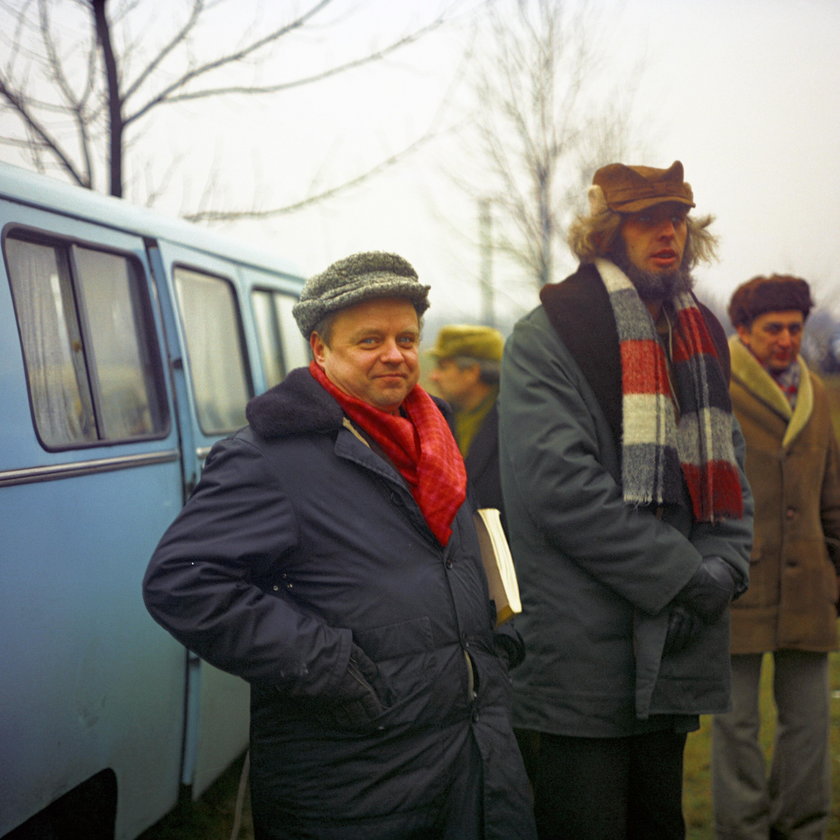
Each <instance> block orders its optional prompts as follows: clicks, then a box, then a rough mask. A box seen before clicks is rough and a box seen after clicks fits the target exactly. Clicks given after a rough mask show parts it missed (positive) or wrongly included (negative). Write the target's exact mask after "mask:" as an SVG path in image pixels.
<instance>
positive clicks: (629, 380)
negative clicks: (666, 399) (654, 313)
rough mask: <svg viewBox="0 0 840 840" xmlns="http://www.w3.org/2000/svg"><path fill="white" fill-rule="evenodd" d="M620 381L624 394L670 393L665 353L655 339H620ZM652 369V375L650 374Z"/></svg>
mask: <svg viewBox="0 0 840 840" xmlns="http://www.w3.org/2000/svg"><path fill="white" fill-rule="evenodd" d="M620 352H621V382H622V388H623V389H624V393H625V394H665V395H668V394H670V393H671V386H670V385H669V384H668V368H667V362H666V360H665V354H664V353H663V352H662V348H661V347H660V346H659V342H658V341H656V340H655V339H639V340H631V341H622V342H621V344H620ZM651 371H653V376H651Z"/></svg>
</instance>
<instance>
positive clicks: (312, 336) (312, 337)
mask: <svg viewBox="0 0 840 840" xmlns="http://www.w3.org/2000/svg"><path fill="white" fill-rule="evenodd" d="M309 348H310V349H311V350H312V358H313V359H315V364H316V365H318V366H319V367H323V366H324V359H325V357H326V353H325V350H326V349H327V345H326V343H325V342H324V340H323V339H322V338H321V336H320V335H318V333H316V332H315V331H314V330H313V331H312V332H311V333H309Z"/></svg>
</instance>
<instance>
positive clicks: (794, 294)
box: [728, 274, 814, 327]
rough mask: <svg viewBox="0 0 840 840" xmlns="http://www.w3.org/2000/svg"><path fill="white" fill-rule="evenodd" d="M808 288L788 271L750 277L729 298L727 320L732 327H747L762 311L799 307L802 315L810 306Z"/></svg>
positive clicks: (811, 305) (806, 314)
mask: <svg viewBox="0 0 840 840" xmlns="http://www.w3.org/2000/svg"><path fill="white" fill-rule="evenodd" d="M813 305H814V301H813V300H812V299H811V288H810V286H809V285H808V283H807V282H806V281H805V280H802V279H800V278H799V277H791V276H790V275H789V274H772V275H771V276H770V277H753V278H752V280H748V281H747V282H746V283H742V284H741V285H740V286H738V288H737V289H735V292H734V293H733V295H732V299H731V300H730V301H729V309H728V312H729V319H730V320H731V321H732V326H733V327H741V326H744V327H748V326H749V325H750V324H751V323H752V322H753V321H754V320H755V319H756V318H757V317H758V316H759V315H763V314H764V313H765V312H786V311H788V310H793V309H798V310H799V311H800V312H801V313H802V317H803V318H807V317H808V313H809V312H810V311H811V307H813Z"/></svg>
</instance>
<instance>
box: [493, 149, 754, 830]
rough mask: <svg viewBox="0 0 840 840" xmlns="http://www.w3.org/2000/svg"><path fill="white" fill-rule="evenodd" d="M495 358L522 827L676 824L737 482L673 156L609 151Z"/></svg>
mask: <svg viewBox="0 0 840 840" xmlns="http://www.w3.org/2000/svg"><path fill="white" fill-rule="evenodd" d="M589 202H590V212H589V213H588V214H587V215H586V216H583V217H580V218H578V219H577V220H576V222H575V223H574V225H573V227H572V229H571V232H570V245H571V247H572V250H573V252H574V253H575V254H576V255H577V257H578V258H579V259H580V262H581V264H580V267H579V268H578V270H577V271H576V272H575V273H574V274H572V275H571V276H570V277H568V278H566V280H564V281H563V282H562V283H558V284H554V285H548V286H545V287H544V288H543V289H542V292H541V295H540V297H541V305H540V306H539V307H537V308H536V309H535V310H534V311H533V312H531V313H530V314H528V315H526V316H525V317H524V318H523V319H522V320H520V321H519V323H518V324H517V325H516V327H515V329H514V331H513V334H512V336H511V337H510V338H509V339H508V343H507V346H506V348H505V354H504V358H503V360H502V375H501V392H500V396H499V420H500V446H501V473H502V489H503V491H504V499H505V510H506V513H507V517H508V529H509V534H510V542H511V547H512V551H513V557H514V560H515V562H516V565H517V571H518V575H519V585H520V589H521V592H522V601H523V613H522V615H520V616H518V617H517V628H518V629H519V630H520V632H521V633H522V635H523V637H524V639H525V643H526V647H527V649H528V656H527V657H526V659H525V662H524V663H523V664H522V665H521V666H520V668H519V669H517V671H515V672H514V673H513V675H512V676H513V682H514V724H515V726H516V727H517V728H518V730H519V731H518V735H519V737H520V742H521V743H522V744H523V747H524V748H525V751H526V763H527V764H528V766H529V772H530V774H531V778H532V782H533V785H534V789H535V800H536V801H535V807H536V815H537V825H538V831H539V834H540V837H541V838H552V839H554V838H569V840H589V839H590V838H591V840H602V839H603V838H607V837H609V838H645V840H646V839H647V838H657V840H662V838H682V837H684V835H685V827H684V821H683V817H682V807H681V799H682V757H683V749H684V745H685V738H686V733H687V732H689V731H690V730H692V729H695V728H697V726H698V716H699V715H700V714H704V713H710V712H720V711H724V710H725V709H726V708H727V706H728V703H729V654H728V649H729V603H730V601H731V600H732V598H733V597H735V596H737V595H738V594H740V593H741V592H743V591H744V589H745V588H746V585H747V570H748V555H749V548H750V542H751V530H752V528H751V524H752V522H751V497H750V494H749V489H748V485H747V483H746V479H745V477H744V475H743V471H742V456H743V440H742V438H741V437H740V433H739V431H738V428H737V423H736V422H735V420H734V418H733V416H732V412H731V407H730V401H729V395H728V392H727V372H728V347H727V344H726V339H725V335H724V332H723V329H722V327H721V326H720V324H719V323H718V322H717V320H716V319H715V318H714V317H713V316H712V314H711V313H710V312H709V311H708V310H707V309H706V308H705V307H704V306H703V305H702V304H700V303H699V302H698V301H697V299H696V298H695V297H694V295H693V293H692V291H691V290H692V278H691V274H690V271H691V268H692V267H693V266H694V265H695V263H696V262H697V261H698V260H701V259H707V258H708V257H709V256H711V254H712V252H713V246H714V238H713V237H712V235H711V234H710V233H709V231H708V230H707V227H708V225H709V223H710V221H711V219H710V218H708V217H706V218H700V219H695V218H694V217H693V216H691V215H689V211H690V210H691V209H692V208H693V207H694V198H693V194H692V190H691V187H690V185H689V184H687V183H686V182H685V180H684V177H683V167H682V164H681V163H679V161H677V162H675V163H674V164H673V165H671V166H670V167H668V168H667V169H656V168H652V167H647V166H625V165H624V164H618V163H616V164H610V165H609V166H605V167H603V168H601V169H599V170H598V171H597V172H596V173H595V177H594V181H593V185H592V186H591V187H590V190H589Z"/></svg>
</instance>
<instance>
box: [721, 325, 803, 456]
mask: <svg viewBox="0 0 840 840" xmlns="http://www.w3.org/2000/svg"><path fill="white" fill-rule="evenodd" d="M729 350H730V353H731V355H732V379H733V381H734V382H736V383H737V384H739V385H740V386H741V387H742V388H744V390H746V391H749V393H751V394H752V395H753V396H754V397H755V398H756V399H758V400H760V401H761V402H763V403H764V404H765V405H766V406H767V407H768V408H769V409H771V410H772V411H774V412H776V414H778V415H780V416H781V417H782V418H784V419H785V420H786V421H787V424H788V425H787V430H786V431H785V436H784V438H783V439H782V446H787V445H788V444H789V443H790V442H791V441H792V440H794V439H795V438H796V436H797V435H798V434H799V433H800V432H801V431H802V429H804V428H805V426H806V425H807V423H808V420H809V419H810V418H811V413H812V412H813V410H814V389H813V386H812V385H811V372H810V371H809V370H808V366H807V365H806V364H805V360H804V359H803V358H802V357H801V356H798V357H797V361H798V362H799V365H800V367H801V369H802V376H801V377H800V381H799V392H798V394H797V396H796V408H795V409H791V407H790V403H789V402H788V401H787V398H786V397H785V395H784V394H783V393H782V389H781V388H780V387H779V386H778V385H777V384H776V383H775V382H774V381H773V377H772V376H770V374H769V373H768V372H767V371H766V370H765V369H764V367H763V366H762V365H761V364H760V363H759V361H758V359H756V357H755V356H753V354H752V353H751V352H750V351H749V348H747V346H746V345H745V344H744V343H743V342H742V341H741V340H740V339H739V338H738V337H737V336H733V337H732V338H731V339H729Z"/></svg>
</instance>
